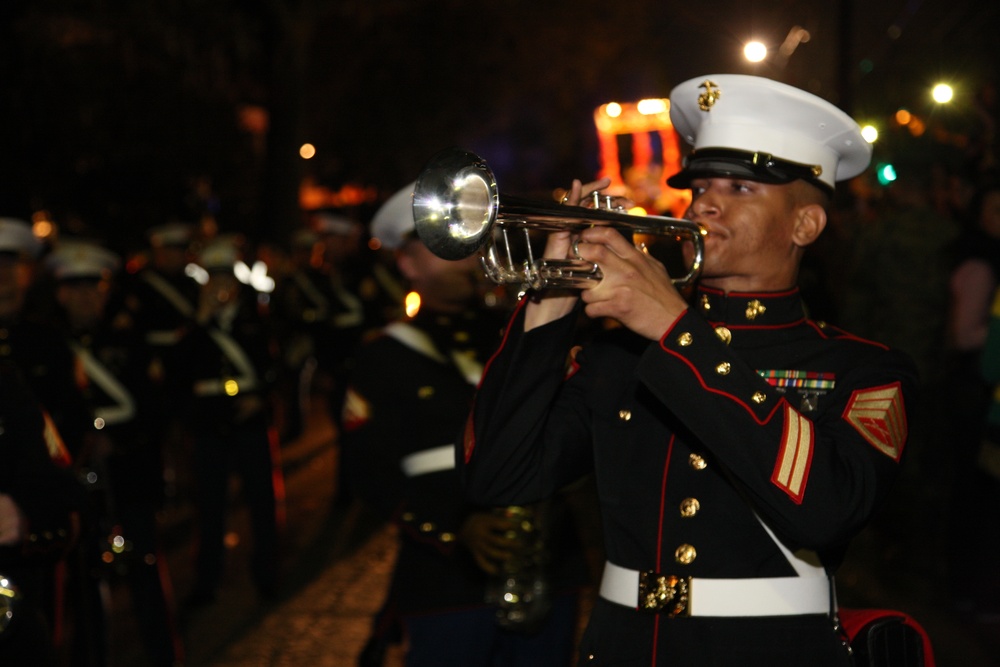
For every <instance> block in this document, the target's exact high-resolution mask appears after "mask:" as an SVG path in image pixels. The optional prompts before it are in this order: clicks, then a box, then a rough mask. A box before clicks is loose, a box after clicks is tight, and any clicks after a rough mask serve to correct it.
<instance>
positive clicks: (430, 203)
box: [413, 150, 500, 260]
mask: <svg viewBox="0 0 1000 667" xmlns="http://www.w3.org/2000/svg"><path fill="white" fill-rule="evenodd" d="M499 205H500V195H499V193H498V192H497V183H496V179H495V178H494V177H493V171H492V170H491V169H490V168H489V166H488V165H487V164H486V162H485V161H484V160H483V159H482V158H480V157H479V156H477V155H475V154H473V153H469V152H466V151H462V150H451V151H445V152H442V153H439V154H438V155H437V156H435V157H434V158H432V159H431V161H430V162H428V163H427V166H426V167H425V168H424V170H423V171H422V172H421V173H420V177H419V178H418V179H417V182H416V185H415V186H414V189H413V219H414V223H415V227H416V232H417V236H418V237H420V240H421V241H423V242H424V245H426V246H427V247H428V248H430V249H431V252H433V253H434V254H436V255H437V256H438V257H441V258H442V259H451V260H457V259H465V258H466V257H471V256H472V255H474V254H475V253H477V252H478V251H479V250H481V249H482V247H483V246H484V245H485V244H486V243H487V241H488V240H489V239H490V235H491V232H492V227H493V224H494V222H495V219H496V214H497V209H498V207H499Z"/></svg>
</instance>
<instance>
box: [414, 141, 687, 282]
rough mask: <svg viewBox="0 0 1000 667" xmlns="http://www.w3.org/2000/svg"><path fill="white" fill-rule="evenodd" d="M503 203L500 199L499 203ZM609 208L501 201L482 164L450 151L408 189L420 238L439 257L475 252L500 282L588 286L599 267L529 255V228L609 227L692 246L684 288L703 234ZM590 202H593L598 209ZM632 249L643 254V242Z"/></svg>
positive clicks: (505, 198) (679, 222) (490, 173)
mask: <svg viewBox="0 0 1000 667" xmlns="http://www.w3.org/2000/svg"><path fill="white" fill-rule="evenodd" d="M501 198H502V201H501ZM605 202H606V204H607V205H608V207H609V208H599V207H595V208H587V207H584V206H566V205H561V204H556V203H554V202H553V203H551V204H549V203H545V202H536V201H530V200H526V199H519V198H516V197H508V196H506V195H503V196H502V197H501V195H500V193H499V192H498V190H497V183H496V178H494V176H493V171H492V170H491V169H490V168H489V166H488V165H487V164H486V162H485V161H484V160H483V159H482V158H481V157H479V156H478V155H475V154H474V153H469V152H467V151H463V150H459V149H449V150H446V151H443V152H441V153H438V154H437V155H435V156H434V157H433V158H432V159H431V160H430V161H429V162H428V163H427V165H426V166H425V167H424V169H423V171H421V173H420V176H419V177H418V178H417V182H416V185H415V186H414V189H413V219H414V222H415V223H416V231H417V236H419V237H420V240H421V241H423V242H424V245H426V246H427V248H428V249H429V250H430V251H431V252H433V253H434V254H435V255H437V256H438V257H441V258H443V259H450V260H458V259H464V258H466V257H471V256H472V255H474V254H476V253H477V252H478V253H480V256H481V260H482V264H483V269H484V270H485V272H486V275H487V276H488V277H489V278H490V279H491V280H492V281H493V282H495V283H497V284H501V285H502V284H520V285H522V286H525V287H530V288H532V289H543V288H564V289H565V288H588V287H593V286H595V285H597V283H598V282H599V281H600V280H601V278H602V274H601V270H600V267H598V266H597V264H595V263H593V262H588V261H586V260H583V259H571V258H566V259H549V258H538V259H536V258H535V257H534V256H533V253H532V250H531V240H530V239H529V238H528V234H529V231H530V230H542V231H580V230H583V229H586V228H587V227H592V226H597V225H606V226H610V227H613V228H615V229H618V230H619V231H620V232H622V233H623V234H626V235H631V236H632V237H633V240H634V237H635V236H637V235H649V236H656V237H660V238H663V237H672V238H673V239H674V240H676V241H678V242H685V241H689V242H690V243H691V245H692V247H693V253H691V255H692V256H691V258H690V262H689V264H690V266H689V267H688V268H687V273H685V274H684V275H683V276H681V277H679V278H673V279H672V280H673V283H674V284H675V285H677V286H678V287H683V286H685V285H687V284H689V283H690V282H691V281H693V280H694V279H695V278H697V277H698V275H699V274H700V273H701V264H702V257H703V254H704V241H703V237H704V234H705V231H704V229H702V227H701V226H700V225H698V224H697V223H695V222H692V221H690V220H682V219H679V218H668V217H662V216H654V215H650V216H639V215H630V214H628V213H625V212H623V211H620V210H612V209H610V205H611V199H610V197H608V198H606V199H605ZM599 203H600V202H599V201H598V200H595V206H596V204H599ZM514 230H520V231H521V232H522V233H523V236H524V242H523V246H524V254H526V257H525V258H523V259H520V258H519V259H515V256H514V255H515V253H514V252H513V251H512V244H513V243H512V242H513V239H512V238H511V234H510V233H511V232H512V231H514ZM636 247H639V248H640V249H641V250H646V245H645V244H644V243H637V244H636Z"/></svg>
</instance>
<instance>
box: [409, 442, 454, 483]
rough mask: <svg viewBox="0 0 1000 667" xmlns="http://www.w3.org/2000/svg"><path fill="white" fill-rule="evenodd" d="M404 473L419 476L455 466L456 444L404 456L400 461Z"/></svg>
mask: <svg viewBox="0 0 1000 667" xmlns="http://www.w3.org/2000/svg"><path fill="white" fill-rule="evenodd" d="M399 465H400V467H401V468H402V469H403V474H404V475H406V476H407V477H417V476H419V475H426V474H428V473H432V472H440V471H441V470H451V469H452V468H454V467H455V445H441V446H440V447H433V448H431V449H425V450H423V451H419V452H414V453H413V454H410V455H408V456H404V457H403V460H402V461H400V463H399Z"/></svg>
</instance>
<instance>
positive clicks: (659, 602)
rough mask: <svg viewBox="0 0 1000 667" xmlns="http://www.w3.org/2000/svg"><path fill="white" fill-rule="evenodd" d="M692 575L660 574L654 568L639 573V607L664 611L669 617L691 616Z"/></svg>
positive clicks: (644, 609) (646, 609)
mask: <svg viewBox="0 0 1000 667" xmlns="http://www.w3.org/2000/svg"><path fill="white" fill-rule="evenodd" d="M690 593H691V577H678V576H675V575H672V574H659V573H658V572H654V571H652V570H646V571H645V572H640V573H639V609H642V610H643V611H653V612H662V613H664V614H666V615H667V617H668V618H675V617H677V616H690V615H691V605H690Z"/></svg>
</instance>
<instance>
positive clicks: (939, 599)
mask: <svg viewBox="0 0 1000 667" xmlns="http://www.w3.org/2000/svg"><path fill="white" fill-rule="evenodd" d="M282 452H283V460H282V463H283V467H284V470H285V476H286V480H285V482H286V509H287V529H286V532H285V535H286V537H285V539H284V543H283V548H284V571H285V580H284V581H283V582H282V594H281V595H280V596H279V599H278V600H275V601H271V602H268V603H262V602H261V601H259V600H258V599H257V598H256V594H255V592H254V589H253V587H252V585H251V583H250V578H249V573H248V571H247V565H248V555H247V553H246V548H247V545H246V541H247V540H248V539H249V531H248V527H247V524H246V517H245V512H244V511H243V509H242V507H241V504H240V502H239V490H238V488H236V487H235V486H234V488H233V494H234V501H235V502H234V507H233V512H232V525H231V532H230V536H231V539H230V542H231V548H230V550H229V560H228V563H227V570H226V575H225V581H224V589H223V591H222V594H221V595H220V598H219V600H218V601H217V603H216V604H214V605H212V606H209V607H206V608H203V609H199V610H197V611H195V612H188V613H181V615H180V617H179V620H180V630H181V633H182V636H183V638H184V642H185V647H186V652H187V660H186V663H185V664H186V665H187V666H188V667H208V666H212V667H250V666H254V667H282V666H291V665H295V666H298V665H310V666H313V667H325V666H329V667H349V666H350V667H353V665H355V664H356V658H357V655H358V653H359V652H360V650H361V648H362V646H363V645H364V643H365V640H366V639H367V635H368V630H369V627H370V624H371V619H372V617H373V615H374V614H375V612H376V611H377V610H378V608H379V606H380V604H381V602H382V599H383V596H384V593H385V587H386V584H387V581H388V577H389V573H390V571H391V568H392V564H393V560H394V558H395V546H394V536H393V531H392V529H391V528H390V527H388V526H385V525H381V524H379V523H378V522H377V521H375V520H374V519H373V518H372V517H371V516H370V515H368V514H366V513H365V512H364V511H363V510H360V509H359V508H357V507H342V506H335V505H334V504H333V498H334V487H335V479H336V474H335V471H336V458H337V456H336V446H335V434H334V432H333V429H332V428H331V427H330V425H329V423H328V422H327V421H326V420H325V419H323V418H322V411H317V418H316V419H315V420H314V422H313V423H312V424H310V427H309V428H308V429H307V432H306V434H305V435H304V436H303V437H302V438H301V439H299V440H296V441H293V442H290V443H287V444H285V445H284V446H283V447H282ZM945 500H946V499H943V498H940V497H939V494H937V493H935V491H934V490H933V489H928V488H927V485H926V484H925V483H923V482H921V480H919V479H916V478H915V476H914V475H911V477H910V478H906V479H904V480H903V483H902V484H901V485H900V489H899V493H897V495H896V497H895V498H894V501H893V503H892V504H891V506H890V507H889V508H888V509H887V510H886V511H885V512H883V513H882V514H881V515H880V516H879V518H878V520H877V521H876V522H874V523H873V525H872V526H871V527H870V528H869V529H868V530H866V531H865V532H864V533H863V534H862V535H861V536H860V537H859V538H858V539H857V540H856V541H855V543H854V545H853V546H852V548H851V551H850V552H849V554H848V558H847V562H846V563H845V566H844V567H843V569H842V571H841V573H840V575H839V577H838V595H839V599H840V604H841V606H845V607H878V608H890V609H899V610H902V611H905V612H908V613H910V614H911V615H913V616H914V617H915V618H916V619H917V620H919V621H920V622H921V623H922V624H923V625H924V627H925V628H926V629H927V630H928V632H929V633H930V635H931V639H932V641H933V642H934V645H935V652H936V657H937V664H938V665H939V666H940V667H993V666H995V665H1000V639H998V638H997V636H996V635H997V634H1000V633H998V632H997V631H998V630H1000V620H998V621H997V622H996V623H994V624H975V623H972V622H970V621H969V619H965V618H963V617H961V616H959V615H957V614H956V613H954V612H953V611H952V610H951V609H950V607H949V601H948V595H947V579H946V572H945V568H944V562H943V554H944V552H945V550H946V549H947V548H948V546H949V545H947V543H946V541H945V539H944V538H943V537H942V533H943V526H942V524H943V523H944V522H945V521H946V520H947V513H946V512H945V511H944V510H943V508H944V507H945V506H946V502H945ZM164 518H165V521H164V523H165V527H166V530H167V536H168V540H169V542H168V544H169V545H170V550H169V553H168V558H169V564H170V569H171V572H172V576H173V584H174V588H175V592H176V595H177V597H178V599H183V598H184V596H185V595H186V593H187V592H188V587H189V586H190V584H191V561H192V556H193V553H192V551H191V542H190V530H191V521H192V520H193V517H192V515H191V510H190V507H188V506H186V505H185V504H184V503H179V504H177V505H176V506H173V507H171V508H170V509H169V511H168V512H167V513H166V514H165V517H164ZM111 600H112V606H113V609H114V612H113V627H112V635H113V643H114V650H115V655H114V656H113V658H114V662H113V665H112V667H122V666H127V667H146V666H147V663H146V661H145V660H144V658H143V657H142V653H141V648H140V646H139V644H138V640H137V633H136V630H135V627H134V624H133V622H132V619H131V613H132V610H131V609H130V606H129V601H128V595H127V593H126V592H125V590H124V588H123V587H122V586H121V584H120V583H119V582H115V583H113V586H112V596H111ZM401 664H402V663H401V648H396V649H394V650H393V651H391V652H390V654H389V656H388V658H387V660H386V667H398V666H399V665H401Z"/></svg>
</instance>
